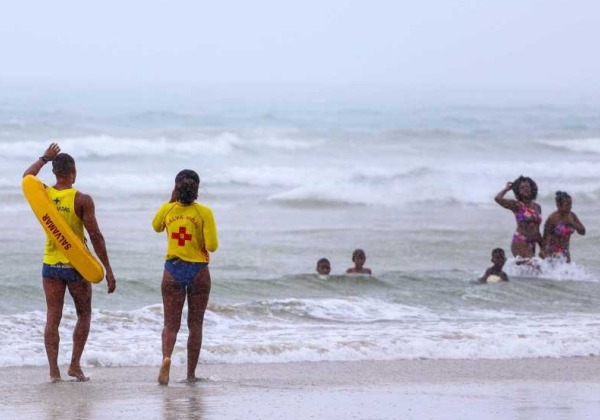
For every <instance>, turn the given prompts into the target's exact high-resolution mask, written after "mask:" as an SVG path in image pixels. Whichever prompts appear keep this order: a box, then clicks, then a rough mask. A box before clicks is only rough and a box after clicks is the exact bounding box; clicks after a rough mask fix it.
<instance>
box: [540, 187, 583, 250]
mask: <svg viewBox="0 0 600 420" xmlns="http://www.w3.org/2000/svg"><path fill="white" fill-rule="evenodd" d="M555 200H556V208H557V210H556V211H555V212H554V213H552V214H551V215H550V216H548V219H547V220H546V223H545V224H544V237H543V239H542V246H541V250H540V257H542V258H546V257H559V258H565V259H566V261H567V262H571V252H570V250H569V244H570V243H571V235H572V234H573V233H575V232H577V233H579V234H580V235H585V226H583V223H581V222H580V221H579V218H578V217H577V215H576V214H575V213H573V212H572V211H571V208H572V207H573V200H572V199H571V196H570V195H569V194H567V193H566V192H564V191H557V192H556V196H555Z"/></svg>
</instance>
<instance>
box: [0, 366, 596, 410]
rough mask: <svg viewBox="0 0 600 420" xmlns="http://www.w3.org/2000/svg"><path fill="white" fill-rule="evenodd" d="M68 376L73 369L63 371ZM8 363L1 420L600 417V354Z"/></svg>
mask: <svg viewBox="0 0 600 420" xmlns="http://www.w3.org/2000/svg"><path fill="white" fill-rule="evenodd" d="M62 371H63V375H65V374H66V367H63V368H62ZM84 371H85V373H86V374H87V375H88V376H89V377H90V378H91V379H90V381H88V382H85V383H78V382H69V381H65V382H62V383H58V384H51V383H49V382H48V373H47V369H46V368H45V367H18V368H13V367H11V368H2V369H0V419H28V420H34V419H45V420H58V419H130V420H131V419H137V418H143V419H182V418H193V419H278V418H282V419H283V418H285V419H286V420H290V419H307V418H315V419H399V418H403V419H453V420H455V419H468V418H478V419H481V418H484V419H507V418H516V419H527V420H530V419H538V418H539V419H543V420H550V419H559V418H560V419H562V418H565V419H578V420H580V419H588V418H589V419H596V418H598V417H599V416H600V397H598V396H599V395H600V360H599V359H597V358H594V357H589V358H564V359H527V360H415V361H382V362H379V361H378V362H303V363H278V364H243V365H232V364H227V365H225V364H215V365H201V366H199V369H198V373H199V376H200V377H201V378H202V381H201V382H199V383H196V384H187V383H186V382H184V381H183V380H184V379H185V368H184V367H183V366H173V367H172V370H171V375H170V377H171V382H170V384H169V385H168V386H160V385H158V384H157V375H158V366H157V367H118V368H105V367H88V368H87V369H85V370H84Z"/></svg>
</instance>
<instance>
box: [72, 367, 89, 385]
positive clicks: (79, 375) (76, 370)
mask: <svg viewBox="0 0 600 420" xmlns="http://www.w3.org/2000/svg"><path fill="white" fill-rule="evenodd" d="M67 374H68V375H69V376H72V377H74V378H75V380H76V381H77V382H87V381H89V380H90V378H88V377H87V376H85V375H84V374H83V371H82V370H81V367H79V366H71V367H69V371H68V372H67Z"/></svg>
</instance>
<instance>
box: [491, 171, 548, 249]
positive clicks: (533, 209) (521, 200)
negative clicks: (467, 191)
mask: <svg viewBox="0 0 600 420" xmlns="http://www.w3.org/2000/svg"><path fill="white" fill-rule="evenodd" d="M509 190H512V191H513V194H514V195H515V197H516V200H511V199H508V198H504V196H505V195H506V193H507V192H508V191H509ZM537 192H538V189H537V184H536V183H535V182H534V181H533V179H531V178H529V177H524V176H523V175H521V176H520V177H519V178H517V179H516V180H515V181H514V182H508V183H507V184H506V187H504V189H503V190H502V191H500V192H499V193H498V194H497V195H496V197H495V200H496V203H498V204H500V205H501V206H502V207H504V208H506V209H509V210H510V211H512V212H513V213H514V214H515V219H516V221H517V230H516V232H515V233H514V235H513V239H512V244H511V246H510V250H511V251H512V253H513V256H515V257H521V258H524V259H530V258H532V257H535V246H536V244H539V245H540V246H541V242H542V235H540V224H541V223H542V208H541V207H540V205H539V204H537V203H536V202H535V199H536V198H537Z"/></svg>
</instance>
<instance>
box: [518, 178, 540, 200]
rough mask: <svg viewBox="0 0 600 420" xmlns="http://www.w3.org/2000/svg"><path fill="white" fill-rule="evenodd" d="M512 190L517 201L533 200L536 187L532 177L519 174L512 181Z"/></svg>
mask: <svg viewBox="0 0 600 420" xmlns="http://www.w3.org/2000/svg"><path fill="white" fill-rule="evenodd" d="M512 191H513V193H514V194H515V197H517V200H519V201H523V200H535V199H536V198H537V194H538V187H537V184H536V183H535V181H534V180H533V179H531V178H529V177H527V176H523V175H521V176H520V177H518V178H517V179H515V180H514V181H513V182H512Z"/></svg>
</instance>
